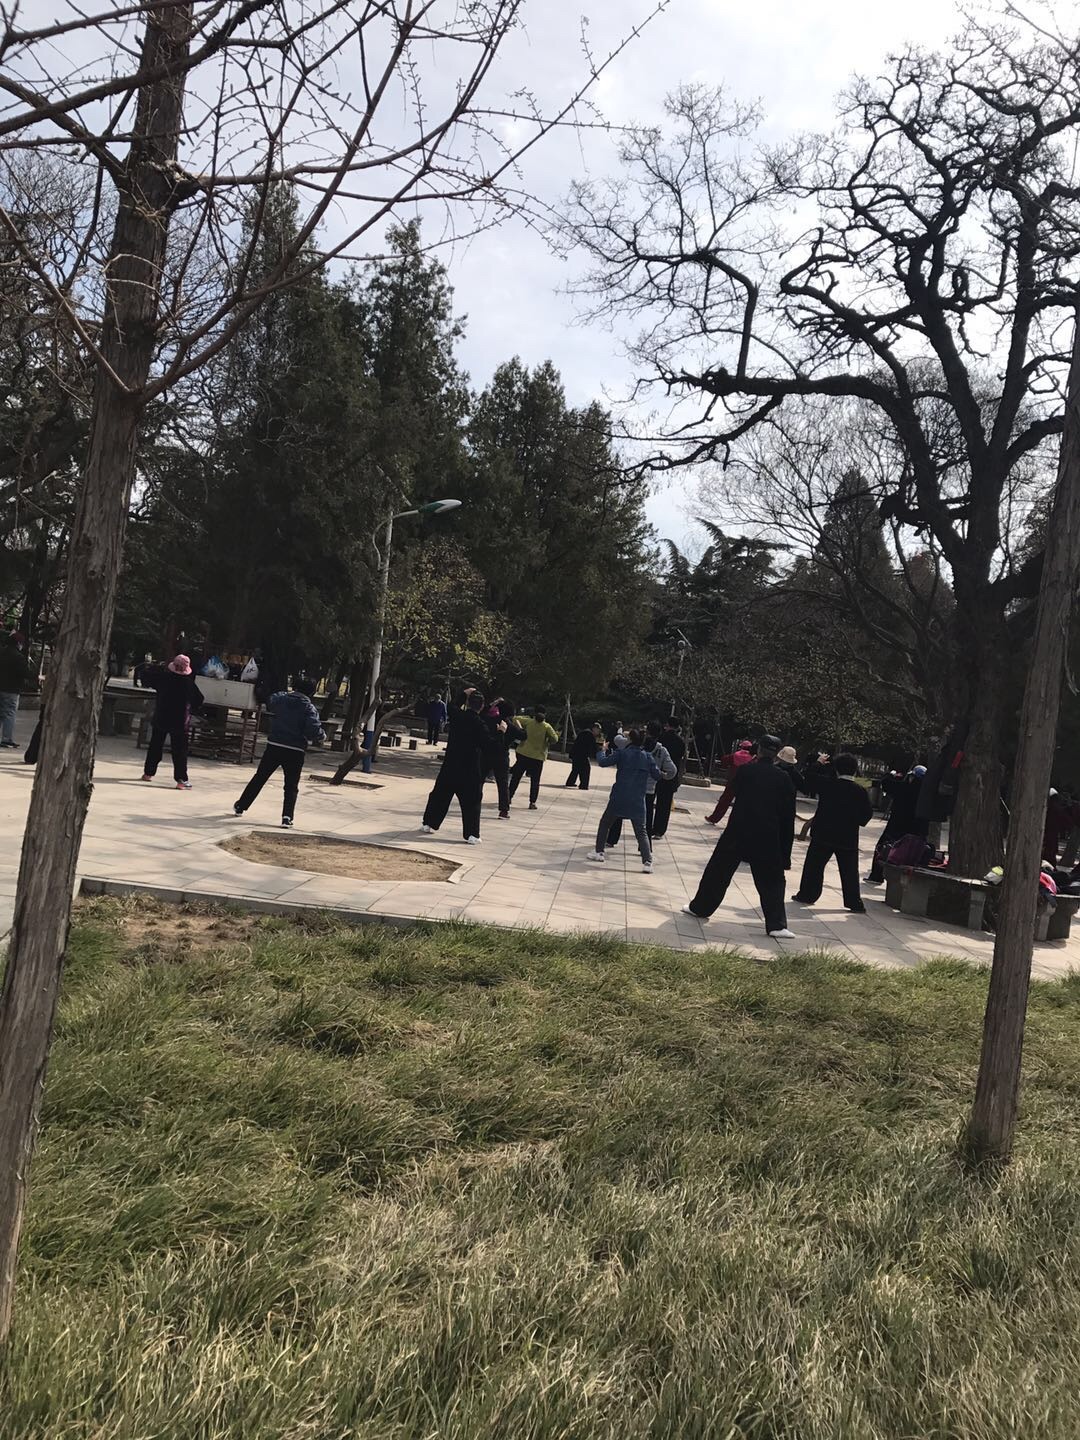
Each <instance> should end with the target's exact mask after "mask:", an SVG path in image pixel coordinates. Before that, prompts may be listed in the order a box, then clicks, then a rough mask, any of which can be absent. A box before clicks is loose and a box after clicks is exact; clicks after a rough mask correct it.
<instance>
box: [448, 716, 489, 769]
mask: <svg viewBox="0 0 1080 1440" xmlns="http://www.w3.org/2000/svg"><path fill="white" fill-rule="evenodd" d="M497 756H498V750H497V748H496V745H495V741H494V739H493V738H492V734H491V731H490V730H489V729H488V726H487V722H486V721H485V720H484V718H483V716H482V715H480V713H479V712H478V711H476V710H451V712H450V720H449V723H448V725H447V731H446V754H445V756H444V757H443V767H444V769H449V770H452V771H453V772H454V773H455V774H456V775H462V776H467V777H469V778H470V779H471V778H472V776H473V775H475V776H476V779H477V783H479V782H480V780H481V778H482V776H483V774H484V772H485V771H486V770H487V768H488V766H489V765H490V764H491V762H492V761H493V760H495V759H496V758H497ZM481 767H482V768H481Z"/></svg>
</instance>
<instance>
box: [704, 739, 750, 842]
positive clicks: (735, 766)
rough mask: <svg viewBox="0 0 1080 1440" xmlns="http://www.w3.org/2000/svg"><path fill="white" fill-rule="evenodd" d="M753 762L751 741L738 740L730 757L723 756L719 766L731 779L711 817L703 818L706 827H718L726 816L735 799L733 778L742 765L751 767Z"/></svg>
mask: <svg viewBox="0 0 1080 1440" xmlns="http://www.w3.org/2000/svg"><path fill="white" fill-rule="evenodd" d="M753 761H754V742H753V741H752V740H740V741H739V743H738V745H736V747H735V749H734V750H733V751H732V752H731V754H730V755H724V756H722V757H721V759H720V764H721V765H722V766H723V767H724V768H725V769H726V770H730V771H731V779H730V780H729V781H728V783H727V784H726V785H725V786H724V792H723V794H722V795H721V796H720V799H719V800H718V801H717V802H716V805H715V806H714V807H713V812H712V814H711V815H706V816H705V823H706V825H719V824H720V821H721V820H722V819H723V818H724V816H725V815H726V814H727V812H728V810H729V809H730V807H731V802H732V801H733V800H734V799H735V776H736V775H737V774H738V773H739V771H740V770H741V769H742V767H743V766H744V765H752V764H753Z"/></svg>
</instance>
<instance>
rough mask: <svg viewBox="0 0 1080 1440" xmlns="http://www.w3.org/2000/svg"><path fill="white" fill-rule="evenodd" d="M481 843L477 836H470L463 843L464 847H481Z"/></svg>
mask: <svg viewBox="0 0 1080 1440" xmlns="http://www.w3.org/2000/svg"><path fill="white" fill-rule="evenodd" d="M483 843H484V842H483V841H482V840H481V839H480V836H479V835H470V836H469V837H468V839H467V840H466V841H465V844H466V845H482V844H483Z"/></svg>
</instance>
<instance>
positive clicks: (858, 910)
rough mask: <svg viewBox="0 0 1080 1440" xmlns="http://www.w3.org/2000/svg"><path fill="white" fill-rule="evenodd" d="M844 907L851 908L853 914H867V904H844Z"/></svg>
mask: <svg viewBox="0 0 1080 1440" xmlns="http://www.w3.org/2000/svg"><path fill="white" fill-rule="evenodd" d="M844 909H845V910H849V911H850V912H851V914H852V915H865V914H866V906H865V905H845V906H844Z"/></svg>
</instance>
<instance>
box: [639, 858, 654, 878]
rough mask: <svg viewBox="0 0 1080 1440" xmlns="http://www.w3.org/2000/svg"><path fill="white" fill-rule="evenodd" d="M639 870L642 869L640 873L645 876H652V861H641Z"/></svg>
mask: <svg viewBox="0 0 1080 1440" xmlns="http://www.w3.org/2000/svg"><path fill="white" fill-rule="evenodd" d="M641 869H642V872H643V873H644V874H646V875H651V874H652V861H651V860H643V861H642V862H641Z"/></svg>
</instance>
